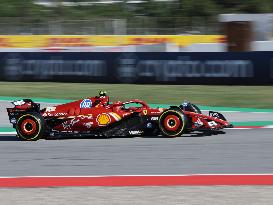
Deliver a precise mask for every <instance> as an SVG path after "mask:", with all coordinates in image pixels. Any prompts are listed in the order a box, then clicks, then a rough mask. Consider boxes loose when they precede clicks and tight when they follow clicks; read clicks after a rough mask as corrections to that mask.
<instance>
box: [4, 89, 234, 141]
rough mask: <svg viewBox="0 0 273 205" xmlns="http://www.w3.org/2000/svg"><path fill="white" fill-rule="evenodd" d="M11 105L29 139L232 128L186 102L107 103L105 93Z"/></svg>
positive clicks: (21, 133)
mask: <svg viewBox="0 0 273 205" xmlns="http://www.w3.org/2000/svg"><path fill="white" fill-rule="evenodd" d="M13 104H14V105H15V107H14V108H7V111H8V115H9V120H10V122H11V123H12V125H13V127H14V128H15V129H16V131H17V134H18V136H19V137H20V138H21V139H23V140H28V141H35V140H38V139H40V138H45V139H56V138H57V139H58V138H62V137H73V138H76V137H81V138H82V137H92V136H94V137H95V136H97V137H98V136H102V137H112V136H130V135H132V136H138V135H142V136H145V135H146V136H166V137H178V136H181V135H182V134H183V133H190V132H193V131H203V132H206V131H215V130H219V129H223V128H226V127H232V125H231V124H230V123H229V122H227V120H226V119H225V117H224V116H223V115H222V114H220V113H218V112H213V111H210V112H209V115H204V114H202V113H201V111H200V109H199V108H198V107H197V106H196V105H194V104H191V103H189V102H184V103H183V104H182V105H180V106H170V107H169V108H168V109H166V108H151V107H149V105H148V104H147V103H145V102H143V101H141V100H131V101H128V102H120V101H118V102H114V103H112V104H110V103H109V97H108V96H107V95H106V93H105V92H101V93H100V95H99V96H96V97H90V98H86V99H81V100H77V101H74V102H70V103H67V104H62V105H57V106H52V107H46V108H44V109H40V104H37V103H34V102H33V101H32V100H30V99H24V100H19V101H15V102H13Z"/></svg>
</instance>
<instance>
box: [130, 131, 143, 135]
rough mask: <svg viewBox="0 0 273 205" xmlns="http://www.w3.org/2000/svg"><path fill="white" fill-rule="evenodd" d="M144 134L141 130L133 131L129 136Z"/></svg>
mask: <svg viewBox="0 0 273 205" xmlns="http://www.w3.org/2000/svg"><path fill="white" fill-rule="evenodd" d="M141 133H142V131H140V130H132V131H129V134H130V135H140V134H141Z"/></svg>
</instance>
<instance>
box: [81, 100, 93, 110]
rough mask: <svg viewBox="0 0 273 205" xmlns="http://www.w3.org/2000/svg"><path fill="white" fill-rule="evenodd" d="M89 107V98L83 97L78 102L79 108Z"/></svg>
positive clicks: (90, 105) (90, 104)
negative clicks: (79, 102)
mask: <svg viewBox="0 0 273 205" xmlns="http://www.w3.org/2000/svg"><path fill="white" fill-rule="evenodd" d="M91 107H92V101H91V100H90V99H84V100H83V101H82V102H81V104H80V108H91Z"/></svg>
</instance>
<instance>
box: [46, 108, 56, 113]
mask: <svg viewBox="0 0 273 205" xmlns="http://www.w3.org/2000/svg"><path fill="white" fill-rule="evenodd" d="M55 110H56V107H47V108H46V112H54V111H55Z"/></svg>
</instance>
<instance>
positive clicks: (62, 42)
mask: <svg viewBox="0 0 273 205" xmlns="http://www.w3.org/2000/svg"><path fill="white" fill-rule="evenodd" d="M91 45H92V44H90V43H89V42H88V38H87V37H81V36H76V37H74V36H73V37H72V36H71V37H53V38H51V37H49V38H48V39H47V42H46V43H45V45H44V47H88V46H91Z"/></svg>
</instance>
